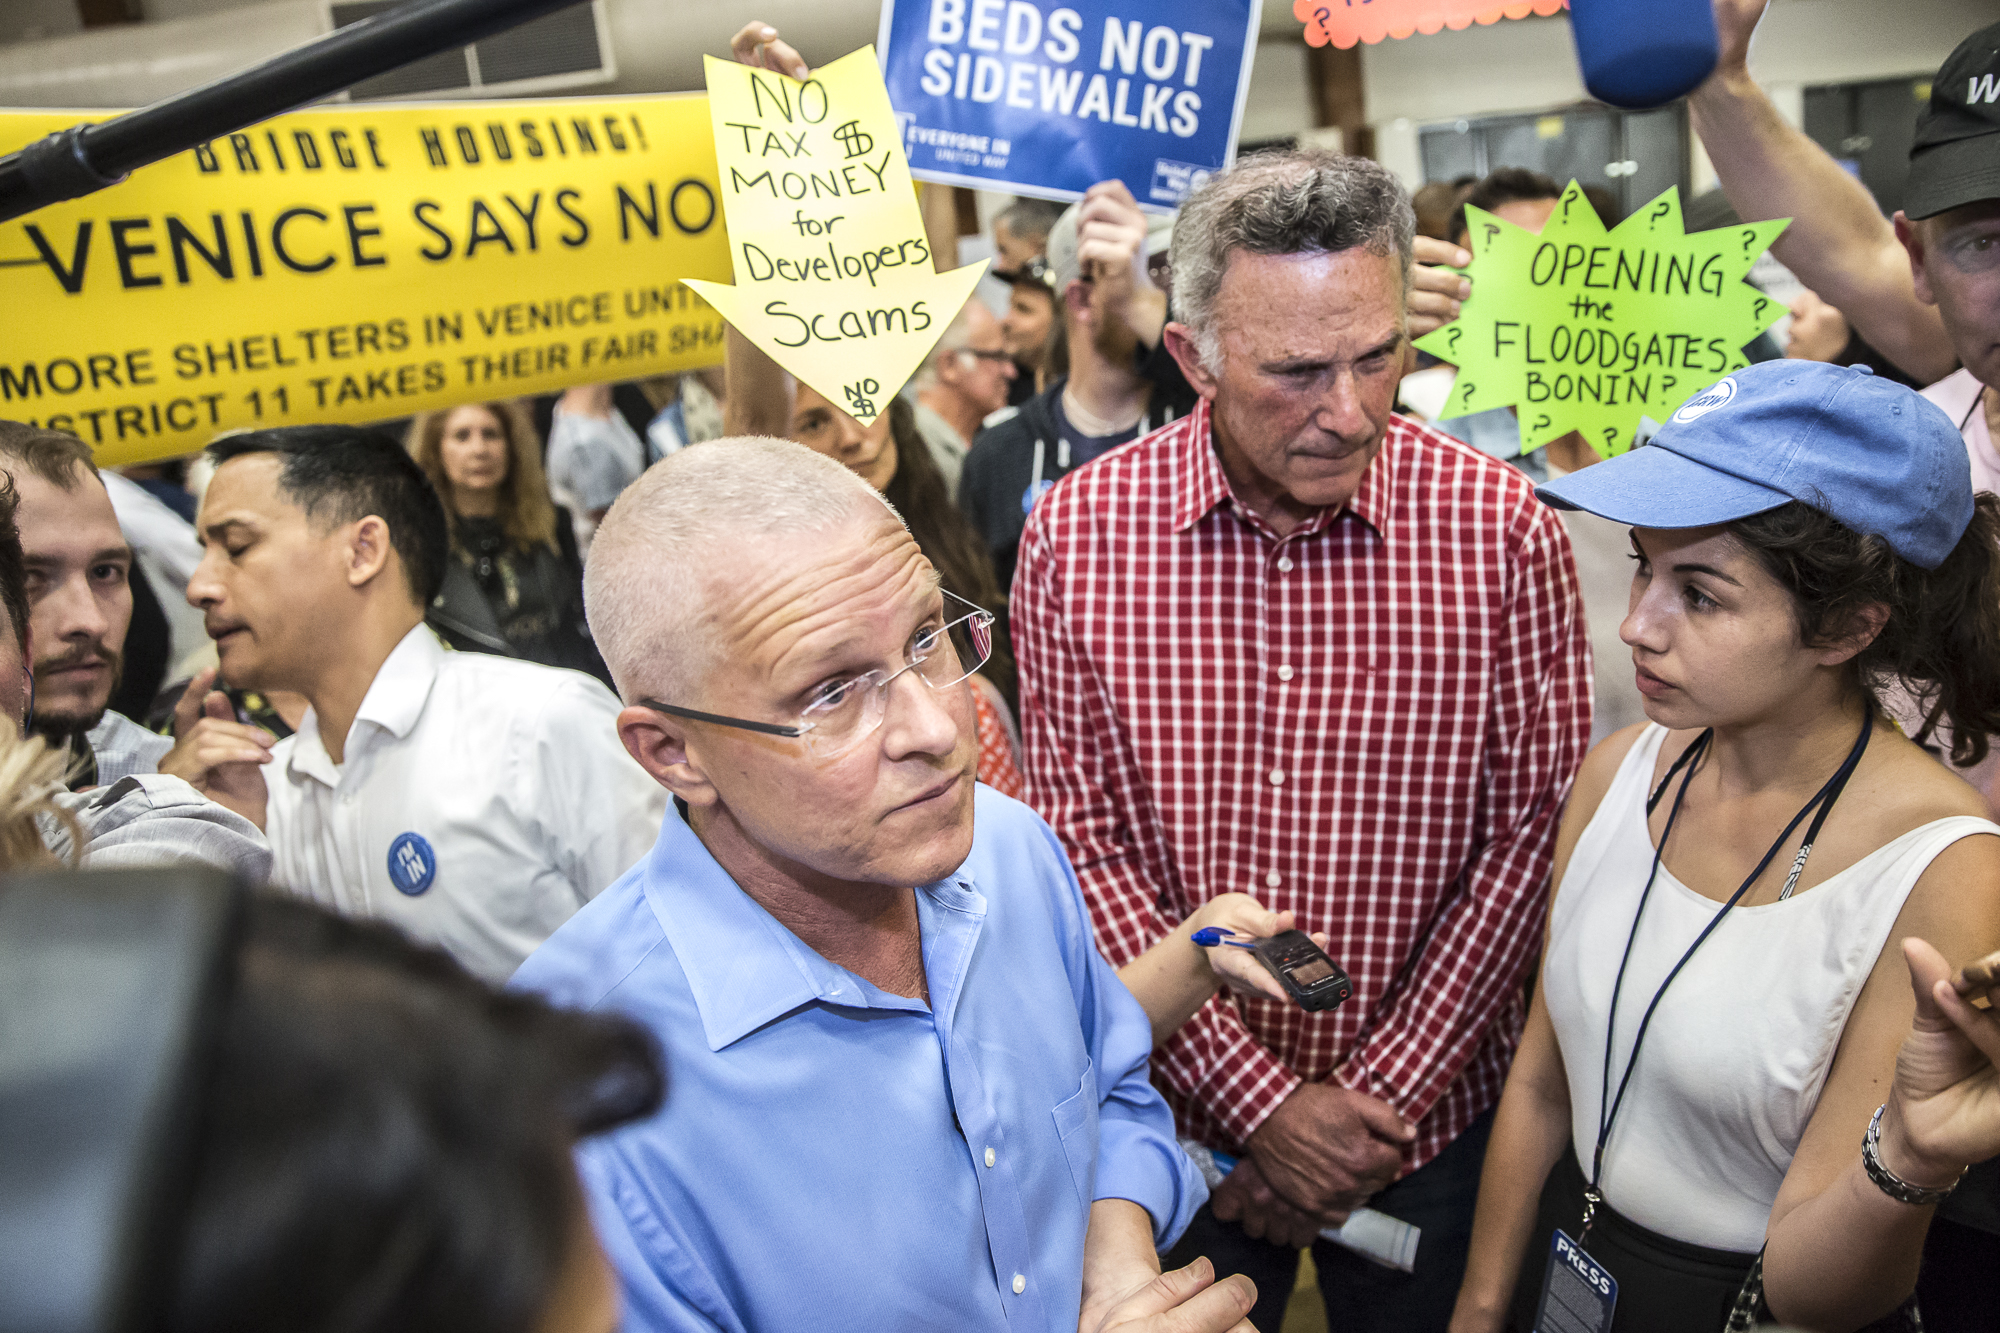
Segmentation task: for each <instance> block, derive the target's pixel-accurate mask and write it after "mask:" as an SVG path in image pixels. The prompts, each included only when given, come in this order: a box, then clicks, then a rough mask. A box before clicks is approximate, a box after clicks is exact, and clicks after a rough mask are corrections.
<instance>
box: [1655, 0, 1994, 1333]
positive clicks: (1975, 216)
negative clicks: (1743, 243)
mask: <svg viewBox="0 0 2000 1333" xmlns="http://www.w3.org/2000/svg"><path fill="white" fill-rule="evenodd" d="M1766 3H1767V0H1715V18H1716V27H1717V29H1718V31H1719V32H1720V34H1721V38H1722V57H1721V59H1720V61H1718V62H1717V64H1716V67H1715V73H1714V74H1713V75H1712V76H1710V78H1709V80H1708V82H1707V83H1705V84H1703V85H1702V86H1701V88H1700V89H1698V90H1697V91H1696V92H1695V93H1694V95H1693V96H1692V97H1691V98H1689V99H1688V105H1689V107H1690V108H1691V110H1692V112H1693V116H1694V125H1695V129H1696V131H1697V132H1699V133H1700V135H1701V139H1702V144H1703V145H1704V146H1705V147H1706V148H1707V149H1708V156H1709V160H1710V161H1711V162H1713V163H1714V164H1715V171H1716V175H1717V177H1718V178H1719V179H1720V180H1721V183H1722V189H1723V192H1724V193H1725V194H1727V195H1728V197H1729V202H1730V203H1731V204H1733V205H1735V207H1736V211H1737V212H1738V213H1740V214H1741V215H1742V217H1743V220H1744V221H1745V222H1756V221H1760V220H1763V219H1766V218H1781V217H1789V218H1791V219H1792V225H1791V226H1789V227H1787V228H1786V229H1785V233H1784V235H1783V236H1781V237H1779V238H1778V241H1777V243H1776V244H1775V245H1773V246H1772V247H1771V252H1772V254H1774V255H1776V256H1777V258H1778V260H1779V261H1780V262H1781V263H1783V264H1784V265H1785V266H1786V267H1787V268H1789V269H1791V270H1792V272H1793V273H1795V274H1797V275H1798V277H1799V280H1800V281H1801V282H1803V283H1805V285H1806V286H1807V287H1809V288H1811V289H1812V290H1813V291H1815V292H1817V293H1818V294H1819V295H1820V296H1821V297H1822V298H1823V299H1825V300H1826V301H1827V302H1828V303H1829V304H1830V305H1832V306H1834V307H1835V308H1836V309H1838V310H1839V311H1840V312H1841V313H1842V314H1844V315H1845V316H1847V320H1848V322H1849V323H1850V324H1851V325H1852V326H1853V327H1854V330H1855V332H1857V333H1859V334H1860V335H1861V336H1862V337H1863V338H1865V339H1866V340H1867V341H1868V342H1870V343H1872V344H1873V345H1874V346H1875V347H1876V348H1877V349H1879V350H1880V351H1882V352H1883V353H1884V354H1885V355H1887V356H1888V357H1889V358H1890V359H1891V360H1892V361H1894V362H1895V363H1896V364H1898V365H1899V366H1901V367H1902V368H1903V369H1904V370H1905V371H1907V372H1909V373H1910V374H1911V375H1912V376H1913V377H1915V378H1917V379H1918V381H1919V382H1925V381H1935V382H1934V383H1931V387H1930V388H1928V389H1926V390H1925V391H1924V397H1926V398H1928V399H1930V400H1931V401H1932V402H1934V403H1936V404H1937V405H1938V406H1939V407H1941V408H1943V409H1944V410H1945V412H1946V414H1947V415H1949V416H1950V417H1951V419H1952V421H1954V422H1955V423H1957V425H1958V428H1959V433H1960V434H1962V435H1963V436H1964V437H1965V447H1966V452H1967V453H1968V454H1969V455H1970V457H1971V460H1972V485H1973V489H1974V490H1982V491H2000V451H1996V449H1995V441H1996V440H2000V24H1995V25H1993V26H1991V27H1987V28H1982V29H1980V30H1979V31H1978V32H1975V33H1973V34H1972V35H1971V36H1970V37H1968V38H1966V39H1965V40H1964V41H1963V42H1960V43H1959V44H1958V47H1957V49H1955V50H1954V51H1953V52H1952V53H1951V55H1950V56H1948V57H1947V58H1946V59H1945V62H1944V64H1943V65H1941V66H1940V67H1939V68H1938V72H1937V77H1936V78H1935V79H1934V80H1932V82H1931V100H1930V104H1929V106H1928V107H1926V108H1925V110H1924V112H1923V114H1922V115H1921V116H1920V117H1919V118H1918V120H1917V129H1916V137H1915V141H1914V142H1913V143H1912V145H1911V148H1910V175H1909V181H1908V183H1907V185H1906V186H1905V188H1904V194H1903V208H1902V211H1900V212H1898V213H1897V214H1896V215H1895V217H1894V218H1893V219H1890V218H1884V217H1883V216H1882V213H1881V210H1880V209H1878V208H1877V207H1876V205H1875V200H1874V198H1873V197H1872V196H1871V195H1870V194H1869V193H1868V191H1867V189H1865V188H1864V187H1863V186H1862V184H1861V182H1860V181H1858V180H1857V179H1855V178H1854V177H1853V176H1851V175H1849V174H1848V173H1847V172H1846V171H1845V170H1843V169H1842V168H1841V166H1840V165H1839V164H1838V163H1837V162H1835V161H1834V160H1833V158H1832V157H1830V156H1828V154H1827V153H1826V151H1825V150H1824V149H1822V148H1821V147H1820V146H1819V145H1818V144H1816V143H1814V142H1813V141H1812V140H1811V139H1808V138H1807V137H1806V136H1805V135H1804V134H1803V133H1801V132H1800V131H1799V130H1797V129H1795V128H1793V127H1792V126H1791V125H1788V124H1786V123H1785V120H1784V119H1783V117H1781V116H1780V115H1779V114H1778V109H1777V108H1776V107H1775V106H1774V105H1773V104H1772V103H1771V100H1770V98H1769V97H1767V96H1765V94H1764V92H1763V91H1762V90H1761V89H1759V88H1758V87H1757V85H1756V83H1755V82H1754V81H1753V80H1752V79H1751V77H1750V73H1749V70H1748V68H1747V65H1746V58H1747V56H1748V53H1749V48H1750V35H1751V32H1752V31H1753V30H1754V29H1755V28H1756V26H1757V21H1758V19H1759V18H1761V17H1762V16H1763V13H1764V8H1765V5H1766ZM1955 367H1957V369H1954V368H1955ZM1996 767H2000V765H1995V764H1989V765H1984V766H1982V767H1981V769H1979V770H1968V771H1964V772H1963V773H1962V776H1965V777H1967V778H1970V779H1971V780H1972V781H1973V783H1974V785H1976V786H1978V787H1980V788H1981V789H1982V790H1983V791H1985V793H1986V795H1987V798H1988V800H1994V799H1995V797H1996V796H2000V782H1996V781H1995V772H1994V769H1995V768H1996ZM1996 1269H2000V1160H1995V1161H1992V1162H1987V1163H1984V1164H1982V1165H1979V1166H1975V1167H1973V1168H1972V1170H1971V1172H1970V1173H1969V1174H1968V1175H1967V1176H1966V1179H1965V1182H1964V1184H1963V1185H1962V1186H1961V1187H1960V1188H1959V1190H1958V1191H1957V1192H1956V1193H1955V1194H1954V1195H1953V1196H1952V1198H1951V1199H1950V1200H1948V1201H1947V1202H1946V1203H1945V1204H1944V1205H1943V1206H1942V1207H1940V1208H1939V1210H1938V1213H1937V1217H1936V1218H1935V1219H1934V1220H1933V1222H1932V1224H1931V1231H1930V1236H1929V1239H1928V1240H1927V1241H1926V1243H1925V1246H1924V1263H1923V1274H1922V1276H1921V1278H1920V1279H1919V1280H1918V1286H1917V1296H1918V1300H1919V1303H1920V1304H1921V1306H1922V1308H1923V1316H1924V1324H1925V1326H1926V1327H1927V1328H1929V1329H1931V1330H1932V1333H1960V1330H1970V1329H1990V1328H1992V1327H1993V1309H1992V1292H1993V1274H1994V1272H1995V1271H1996Z"/></svg>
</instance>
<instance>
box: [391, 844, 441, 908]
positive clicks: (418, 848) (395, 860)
mask: <svg viewBox="0 0 2000 1333" xmlns="http://www.w3.org/2000/svg"><path fill="white" fill-rule="evenodd" d="M437 864H438V863H437V853H436V852H434V851H432V850H431V845H430V844H429V843H428V842H425V841H424V838H423V835H422V834H420V833H403V834H399V835H397V838H396V840H395V841H394V842H392V843H390V844H389V880H390V882H391V883H393V884H394V885H395V886H396V889H397V891H398V892H400V893H403V894H406V895H408V896H409V897H412V898H414V897H416V896H417V895H418V894H420V893H422V892H423V891H424V890H425V889H428V888H429V887H430V886H431V881H432V880H434V879H436V878H437Z"/></svg>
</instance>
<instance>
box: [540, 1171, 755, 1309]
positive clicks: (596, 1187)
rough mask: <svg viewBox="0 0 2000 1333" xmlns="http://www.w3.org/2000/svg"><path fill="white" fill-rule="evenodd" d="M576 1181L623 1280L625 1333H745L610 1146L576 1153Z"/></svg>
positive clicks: (621, 1283) (606, 1249) (606, 1255)
mask: <svg viewBox="0 0 2000 1333" xmlns="http://www.w3.org/2000/svg"><path fill="white" fill-rule="evenodd" d="M576 1165H577V1175H578V1177H579V1178H580V1179H581V1181H582V1184H583V1192H584V1197H585V1199H586V1200H587V1201H588V1203H589V1208H590V1220H591V1223H592V1225H594V1226H595V1227H596V1228H597V1238H598V1240H599V1241H600V1242H601V1243H602V1244H603V1246H604V1254H605V1257H606V1258H607V1259H609V1260H610V1261H611V1266H612V1268H613V1269H615V1270H616V1271H617V1273H618V1288H619V1298H620V1303H621V1304H622V1306H623V1307H624V1308H623V1312H622V1316H621V1318H620V1321H619V1327H620V1329H621V1330H622V1333H744V1328H743V1323H742V1321H741V1320H740V1319H738V1318H737V1315H736V1312H735V1311H734V1310H733V1309H731V1308H730V1306H729V1303H728V1301H727V1300H725V1299H724V1298H723V1295H722V1292H721V1290H720V1289H719V1288H718V1287H717V1286H716V1284H715V1281H714V1279H713V1278H712V1277H711V1276H710V1274H709V1273H708V1272H707V1270H706V1269H704V1268H703V1267H702V1266H701V1265H700V1264H699V1263H698V1262H697V1261H696V1260H695V1259H694V1257H693V1255H692V1252H691V1251H690V1250H689V1249H688V1248H687V1247H686V1246H683V1245H681V1244H679V1243H678V1241H677V1239H676V1236H675V1232H674V1228H673V1224H672V1221H671V1219H669V1218H666V1217H663V1216H662V1215H661V1214H660V1212H659V1211H658V1210H657V1209H655V1208H654V1207H653V1206H652V1204H651V1202H650V1201H649V1200H648V1199H647V1198H646V1197H645V1193H644V1191H643V1190H641V1189H640V1188H638V1187H637V1186H636V1185H635V1183H634V1182H633V1181H632V1180H631V1179H630V1177H629V1176H628V1174H627V1173H626V1172H625V1171H624V1169H623V1168H622V1167H621V1166H620V1165H619V1163H618V1161H617V1157H616V1152H615V1150H614V1149H611V1148H610V1147H609V1146H608V1145H606V1144H603V1143H597V1144H585V1145H583V1146H582V1147H580V1148H578V1149H577V1153H576Z"/></svg>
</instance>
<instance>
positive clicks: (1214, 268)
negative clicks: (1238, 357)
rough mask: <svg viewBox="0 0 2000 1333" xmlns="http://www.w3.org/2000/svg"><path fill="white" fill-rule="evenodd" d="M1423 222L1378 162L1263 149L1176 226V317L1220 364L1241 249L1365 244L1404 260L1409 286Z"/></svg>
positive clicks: (1205, 190)
mask: <svg viewBox="0 0 2000 1333" xmlns="http://www.w3.org/2000/svg"><path fill="white" fill-rule="evenodd" d="M1416 231H1417V216H1416V213H1415V211H1414V210H1413V209H1412V208H1411V207H1410V194H1409V191H1407V190H1405V189H1404V188H1403V183H1402V182H1401V181H1399V180H1397V179H1396V177H1395V176H1394V175H1392V174H1391V173H1390V172H1389V171H1388V170H1387V169H1386V168H1384V167H1382V166H1381V165H1380V164H1379V163H1376V162H1371V161H1369V160H1368V159H1367V158H1365V157H1346V156H1343V155H1342V154H1339V153H1329V152H1324V151H1316V150H1302V151H1298V152H1282V153H1255V154H1252V155H1251V156H1249V157H1246V158H1243V159H1241V160H1239V161H1238V162H1237V163H1236V165H1234V166H1232V167H1230V168H1229V169H1228V170H1227V171H1219V172H1217V173H1216V174H1215V175H1213V176H1210V177H1209V178H1208V179H1207V180H1206V181H1204V182H1203V183H1202V184H1201V186H1200V187H1199V188H1197V189H1196V190H1195V191H1194V193H1192V194H1190V195H1189V196H1188V197H1187V200H1186V202H1185V203H1183V204H1182V205H1181V211H1180V216H1179V217H1178V218H1177V219H1175V221H1174V241H1173V249H1172V251H1171V252H1170V259H1171V264H1172V271H1173V275H1174V278H1173V281H1174V312H1175V314H1176V315H1177V316H1178V318H1179V319H1180V322H1181V323H1183V324H1185V325H1187V327H1188V328H1189V330H1190V331H1192V332H1193V334H1194V342H1195V347H1196V350H1198V351H1199V352H1200V354H1201V363H1202V365H1204V366H1206V367H1207V368H1208V369H1209V370H1210V371H1211V372H1213V371H1215V370H1217V369H1218V368H1219V366H1220V364H1221V362H1220V355H1221V350H1222V334H1221V330H1219V329H1217V328H1216V327H1215V299H1216V296H1217V295H1218V294H1219V293H1220V292H1221V290H1222V274H1223V271H1224V270H1225V269H1227V268H1228V267H1229V254H1230V252H1231V251H1232V250H1247V251H1249V252H1250V253H1251V254H1253V255H1298V254H1331V253H1334V252H1337V251H1340V250H1351V249H1353V248H1354V247H1356V246H1360V247H1361V248H1362V249H1364V250H1366V251H1367V252H1368V253H1369V254H1372V255H1383V256H1388V255H1392V254H1393V255H1397V256H1400V257H1401V259H1402V261H1403V286H1404V290H1405V291H1406V292H1407V291H1408V289H1409V272H1410V255H1411V247H1412V245H1413V243H1414V240H1415V237H1416Z"/></svg>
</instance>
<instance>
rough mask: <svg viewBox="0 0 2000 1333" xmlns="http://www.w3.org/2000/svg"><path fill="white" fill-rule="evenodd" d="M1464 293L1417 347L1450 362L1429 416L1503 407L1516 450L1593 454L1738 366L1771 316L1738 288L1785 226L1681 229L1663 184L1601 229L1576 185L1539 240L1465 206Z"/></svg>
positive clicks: (1760, 297) (1626, 443)
mask: <svg viewBox="0 0 2000 1333" xmlns="http://www.w3.org/2000/svg"><path fill="white" fill-rule="evenodd" d="M1466 217H1467V220H1468V222H1469V223H1470V224H1471V237H1470V241H1469V248H1470V249H1471V251H1472V264H1471V266H1470V267H1468V268H1467V269H1466V270H1465V274H1466V276H1467V277H1469V278H1471V279H1472V296H1471V297H1470V298H1469V299H1468V300H1467V301H1466V302H1465V304H1464V308H1463V309H1462V310H1461V312H1460V314H1459V317H1458V318H1457V319H1456V320H1454V321H1453V322H1452V323H1450V324H1447V325H1445V326H1444V327H1443V328H1441V329H1437V330H1435V331H1433V332H1431V333H1429V334H1426V335H1425V336H1424V337H1422V338H1420V339H1418V340H1417V346H1418V347H1421V348H1423V349H1424V350H1425V351H1426V352H1429V353H1430V354H1431V355H1433V356H1436V357H1438V358H1440V359H1442V360H1445V361H1449V362H1451V363H1452V364H1454V365H1456V366H1457V367H1458V379H1457V381H1456V382H1455V383H1454V384H1453V385H1452V390H1451V397H1450V399H1449V400H1448V401H1447V402H1446V403H1445V406H1444V411H1443V413H1442V414H1441V415H1442V416H1444V417H1446V418H1450V417H1456V416H1464V415H1465V414H1467V413H1470V412H1479V411H1484V410H1485V409H1487V408H1491V407H1510V406H1511V407H1512V408H1514V410H1515V414H1516V415H1517V416H1518V417H1519V418H1520V421H1521V451H1522V452H1523V453H1526V452H1527V451H1528V450H1530V449H1539V448H1540V447H1541V446H1543V445H1545V444H1547V443H1548V442H1549V441H1550V440H1553V439H1557V438H1559V437H1560V436H1563V435H1565V434H1567V433H1569V432H1570V431H1573V430H1575V431H1581V432H1583V437H1584V438H1585V439H1587V440H1589V441H1590V444H1591V447H1592V448H1594V449H1595V450H1597V452H1598V453H1599V454H1601V455H1603V456H1604V457H1606V458H1610V457H1611V456H1613V455H1614V454H1621V453H1624V452H1625V451H1626V450H1627V449H1630V448H1631V447H1632V438H1633V433H1634V431H1635V430H1636V429H1637V428H1638V425H1639V419H1640V418H1641V417H1651V418H1652V419H1653V420H1654V421H1665V420H1666V419H1667V418H1668V417H1669V416H1670V415H1672V414H1673V411H1674V409H1675V408H1677V407H1679V406H1680V405H1681V404H1682V403H1683V402H1685V401H1687V399H1688V398H1689V397H1691V396H1692V395H1694V394H1695V393H1697V392H1699V391H1700V390H1702V389H1705V388H1707V387H1708V386H1709V385H1711V384H1713V383H1715V381H1717V380H1718V379H1721V378H1722V377H1723V376H1724V375H1727V374H1728V373H1729V372H1730V371H1732V370H1741V369H1742V368H1743V367H1744V366H1745V365H1747V364H1749V363H1748V361H1747V360H1746V359H1745V357H1744V355H1743V346H1744V344H1746V343H1748V342H1750V341H1751V340H1753V339H1754V338H1756V336H1757V335H1758V334H1760V333H1762V332H1763V331H1764V330H1765V329H1767V328H1769V327H1771V325H1772V324H1774V323H1776V322H1777V320H1778V318H1779V317H1780V316H1781V315H1783V314H1784V313H1785V311H1784V308H1783V307H1782V306H1780V305H1779V304H1778V303H1777V302H1776V301H1774V300H1772V299H1771V298H1770V297H1768V296H1766V295H1764V294H1763V293H1762V292H1760V291H1758V290H1757V289H1756V288H1755V287H1752V286H1750V285H1749V284H1748V283H1746V282H1744V281H1743V276H1744V275H1745V274H1746V273H1748V272H1749V271H1750V266H1751V265H1752V264H1754V263H1755V262H1756V261H1757V256H1758V255H1760V254H1762V253H1763V252H1764V250H1765V249H1766V248H1767V247H1768V246H1769V245H1770V244H1771V242H1772V241H1774V240H1776V239H1777V237H1778V233H1779V232H1781V231H1783V230H1784V229H1785V226H1786V224H1787V223H1788V222H1789V221H1790V219H1789V218H1782V219H1779V220H1777V221H1774V222H1757V223H1744V224H1742V225H1740V226H1734V227H1723V228H1719V229H1717V230H1714V231H1698V232H1694V233H1692V234H1690V233H1688V232H1685V231H1684V230H1683V229H1682V225H1681V206H1680V193H1679V191H1678V190H1673V189H1669V190H1668V191H1667V192H1666V193H1665V194H1663V195H1661V196H1659V197H1658V198H1657V199H1655V200H1653V201H1652V202H1651V203H1649V204H1647V205H1646V206H1645V207H1644V208H1641V209H1639V210H1638V211H1636V212H1635V213H1633V214H1632V216H1630V217H1628V218H1626V219H1625V220H1624V221H1623V222H1621V223H1619V224H1618V225H1617V226H1616V227H1613V228H1612V229H1611V230H1610V231H1608V232H1607V231H1606V230H1605V229H1604V224H1603V223H1602V222H1601V221H1599V219H1598V216H1597V212H1596V210H1595V209H1593V208H1592V207H1591V206H1590V201H1589V200H1588V199H1586V198H1584V196H1583V190H1582V189H1581V187H1579V186H1578V185H1577V183H1576V182H1575V181H1571V182H1570V183H1569V188H1567V189H1565V190H1564V191H1563V193H1562V198H1561V200H1560V201H1559V202H1558V203H1557V204H1556V211H1555V212H1554V213H1553V214H1551V215H1550V216H1549V220H1548V224H1547V225H1546V226H1544V227H1543V228H1542V231H1541V234H1540V235H1536V234H1535V233H1534V232H1531V231H1527V230H1525V229H1524V228H1521V227H1517V226H1515V225H1514V224H1513V223H1511V222H1507V221H1504V220H1503V219H1501V218H1497V217H1495V216H1493V214H1491V213H1488V212H1486V211H1485V210H1483V209H1478V208H1470V209H1467V210H1466Z"/></svg>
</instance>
